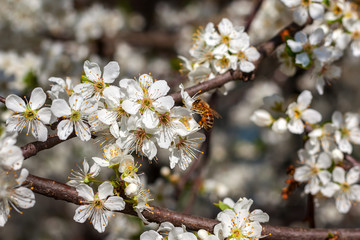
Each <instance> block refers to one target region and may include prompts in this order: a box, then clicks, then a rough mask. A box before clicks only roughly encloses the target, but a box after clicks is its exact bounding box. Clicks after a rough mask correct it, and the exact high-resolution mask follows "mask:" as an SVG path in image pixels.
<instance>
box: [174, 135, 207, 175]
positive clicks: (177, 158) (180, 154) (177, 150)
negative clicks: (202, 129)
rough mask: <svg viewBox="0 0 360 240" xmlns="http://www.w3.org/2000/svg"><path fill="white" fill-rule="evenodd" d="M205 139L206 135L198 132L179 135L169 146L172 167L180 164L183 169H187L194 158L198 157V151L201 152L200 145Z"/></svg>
mask: <svg viewBox="0 0 360 240" xmlns="http://www.w3.org/2000/svg"><path fill="white" fill-rule="evenodd" d="M204 140H205V135H204V134H202V133H198V132H196V133H193V134H191V135H189V136H184V137H181V136H180V135H179V136H177V137H176V138H175V139H174V142H173V143H172V145H171V146H170V148H169V151H170V157H169V160H170V168H174V167H175V166H176V165H179V167H180V168H181V169H182V170H185V169H186V168H187V167H188V166H189V165H190V163H191V162H192V160H193V159H197V156H196V155H197V153H201V152H200V151H199V150H198V147H199V145H200V143H201V142H203V141H204Z"/></svg>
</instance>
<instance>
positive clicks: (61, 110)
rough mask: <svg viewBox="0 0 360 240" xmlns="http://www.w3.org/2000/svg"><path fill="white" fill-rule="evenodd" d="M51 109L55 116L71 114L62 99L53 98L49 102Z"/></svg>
mask: <svg viewBox="0 0 360 240" xmlns="http://www.w3.org/2000/svg"><path fill="white" fill-rule="evenodd" d="M51 111H52V113H53V114H54V115H55V116H56V117H67V116H70V115H71V109H70V107H69V105H68V104H67V102H66V101H65V100H64V99H55V100H54V101H53V102H52V104H51Z"/></svg>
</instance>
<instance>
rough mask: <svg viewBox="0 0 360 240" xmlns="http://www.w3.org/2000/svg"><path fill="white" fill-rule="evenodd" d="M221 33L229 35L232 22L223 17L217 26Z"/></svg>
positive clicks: (231, 29)
mask: <svg viewBox="0 0 360 240" xmlns="http://www.w3.org/2000/svg"><path fill="white" fill-rule="evenodd" d="M218 29H219V32H220V33H221V35H229V34H230V33H231V32H232V31H233V24H232V22H230V20H229V19H227V18H223V19H222V20H221V22H220V23H219V26H218Z"/></svg>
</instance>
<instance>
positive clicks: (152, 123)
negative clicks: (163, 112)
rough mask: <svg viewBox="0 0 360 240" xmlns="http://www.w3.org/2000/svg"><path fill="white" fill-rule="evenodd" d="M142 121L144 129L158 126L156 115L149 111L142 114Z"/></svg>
mask: <svg viewBox="0 0 360 240" xmlns="http://www.w3.org/2000/svg"><path fill="white" fill-rule="evenodd" d="M142 121H143V123H144V124H145V127H146V128H149V129H153V128H155V127H156V126H157V125H158V124H159V118H158V117H157V114H156V113H155V112H153V111H150V110H149V109H147V110H146V111H145V112H144V114H143V118H142Z"/></svg>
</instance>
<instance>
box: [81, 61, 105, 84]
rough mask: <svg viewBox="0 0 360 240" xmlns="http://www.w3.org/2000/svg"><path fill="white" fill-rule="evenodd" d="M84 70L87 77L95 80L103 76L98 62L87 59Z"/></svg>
mask: <svg viewBox="0 0 360 240" xmlns="http://www.w3.org/2000/svg"><path fill="white" fill-rule="evenodd" d="M84 72H85V75H86V77H87V78H88V79H89V80H91V81H93V82H96V81H98V80H99V79H100V78H101V70H100V67H99V65H98V64H97V63H94V62H90V61H88V60H86V61H85V63H84Z"/></svg>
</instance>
